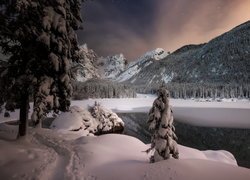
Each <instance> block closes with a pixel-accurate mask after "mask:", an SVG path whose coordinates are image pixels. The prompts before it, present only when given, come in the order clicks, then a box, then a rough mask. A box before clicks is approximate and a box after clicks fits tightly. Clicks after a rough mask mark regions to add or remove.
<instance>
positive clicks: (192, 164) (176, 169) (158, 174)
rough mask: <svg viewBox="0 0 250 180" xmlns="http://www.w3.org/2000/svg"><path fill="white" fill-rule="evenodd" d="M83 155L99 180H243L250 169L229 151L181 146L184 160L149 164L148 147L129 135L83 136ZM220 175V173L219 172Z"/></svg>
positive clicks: (80, 148) (90, 174)
mask: <svg viewBox="0 0 250 180" xmlns="http://www.w3.org/2000/svg"><path fill="white" fill-rule="evenodd" d="M75 145H76V147H77V149H78V151H80V152H85V153H87V154H89V155H90V159H89V162H88V165H89V166H88V169H87V170H86V174H87V175H88V178H93V179H94V178H96V179H107V180H108V179H121V180H123V179H124V180H125V179H126V180H127V179H135V180H139V179H151V180H152V179H154V180H155V179H159V180H162V179H176V180H189V179H190V180H191V179H192V180H196V179H205V180H211V179H217V180H221V179H232V180H235V179H241V180H247V179H249V177H250V170H249V169H246V168H240V167H238V166H237V163H236V161H235V159H234V157H233V156H232V154H230V153H229V152H226V151H204V152H203V151H199V150H196V149H192V148H188V147H185V146H180V145H179V150H180V159H179V160H174V159H170V160H165V161H161V162H158V163H153V164H150V163H149V157H150V154H146V153H145V150H146V149H147V148H148V145H145V144H143V143H142V142H141V141H139V140H138V139H135V138H133V137H130V136H125V135H104V136H99V137H93V138H91V139H89V138H88V137H82V138H80V139H77V140H76V141H75ZM215 172H216V173H215Z"/></svg>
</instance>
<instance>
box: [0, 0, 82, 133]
mask: <svg viewBox="0 0 250 180" xmlns="http://www.w3.org/2000/svg"><path fill="white" fill-rule="evenodd" d="M80 6H81V1H80V0H36V1H33V0H4V1H2V2H0V21H1V24H0V37H1V39H0V46H1V48H2V52H3V53H4V54H6V55H8V56H9V59H8V61H7V64H6V66H5V68H4V69H5V70H4V71H3V72H1V83H3V84H1V86H3V87H1V96H0V102H2V103H3V102H5V103H6V105H5V107H6V109H10V107H14V108H16V107H17V105H18V106H19V107H20V126H19V136H24V135H25V134H26V130H27V118H28V109H29V98H30V94H33V99H34V108H33V115H32V120H33V122H34V123H35V124H39V123H40V121H41V120H42V118H43V117H44V116H45V115H46V113H47V112H48V111H49V110H54V111H58V110H61V111H67V110H68V108H69V105H70V97H71V95H72V86H71V64H72V62H73V61H76V60H77V56H78V53H77V49H78V43H77V37H76V33H75V31H76V30H77V29H78V28H79V27H80V22H81V16H80ZM12 109H13V108H12Z"/></svg>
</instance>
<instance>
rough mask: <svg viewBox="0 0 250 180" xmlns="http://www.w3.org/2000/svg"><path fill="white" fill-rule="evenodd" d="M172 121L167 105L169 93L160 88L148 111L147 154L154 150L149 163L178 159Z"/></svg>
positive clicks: (168, 105) (171, 113)
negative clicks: (150, 131)
mask: <svg viewBox="0 0 250 180" xmlns="http://www.w3.org/2000/svg"><path fill="white" fill-rule="evenodd" d="M173 121H174V118H173V112H172V110H171V108H170V104H169V92H168V91H167V90H166V89H165V88H163V87H162V88H160V89H159V90H158V97H157V99H155V101H154V103H153V107H152V108H151V109H150V111H149V119H148V124H149V129H150V130H152V138H151V147H150V148H149V149H148V150H147V152H150V151H151V150H153V149H154V154H153V156H151V158H150V162H157V161H161V160H164V159H169V158H170V156H171V155H172V156H173V157H174V158H176V159H178V158H179V152H178V148H177V143H176V140H177V137H176V135H175V133H174V131H175V128H174V125H173Z"/></svg>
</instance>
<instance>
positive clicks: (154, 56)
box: [116, 48, 168, 82]
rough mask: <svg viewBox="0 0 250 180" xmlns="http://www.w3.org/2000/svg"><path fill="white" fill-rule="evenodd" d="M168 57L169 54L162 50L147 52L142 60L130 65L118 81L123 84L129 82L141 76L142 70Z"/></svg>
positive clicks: (139, 59)
mask: <svg viewBox="0 0 250 180" xmlns="http://www.w3.org/2000/svg"><path fill="white" fill-rule="evenodd" d="M167 55H168V53H167V52H166V51H165V50H164V49H162V48H157V49H155V50H153V51H148V52H146V53H145V54H144V55H142V56H141V57H140V58H138V59H137V60H135V61H133V62H131V63H130V64H129V65H128V68H127V69H126V70H125V71H124V72H122V73H121V74H120V75H119V76H118V77H117V78H116V81H118V82H123V81H126V80H129V79H130V78H131V77H133V76H135V75H137V74H139V73H140V71H141V70H142V69H144V68H146V67H147V66H149V65H150V64H152V63H153V62H154V61H158V60H161V59H164V58H165V57H167Z"/></svg>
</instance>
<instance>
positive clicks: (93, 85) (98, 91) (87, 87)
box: [72, 79, 136, 100]
mask: <svg viewBox="0 0 250 180" xmlns="http://www.w3.org/2000/svg"><path fill="white" fill-rule="evenodd" d="M73 89H74V91H73V97H72V98H73V99H74V100H82V99H88V98H134V97H136V92H135V90H134V89H133V88H131V87H130V86H128V85H125V84H120V83H116V82H112V81H108V80H103V79H91V80H88V81H86V82H74V83H73Z"/></svg>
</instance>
